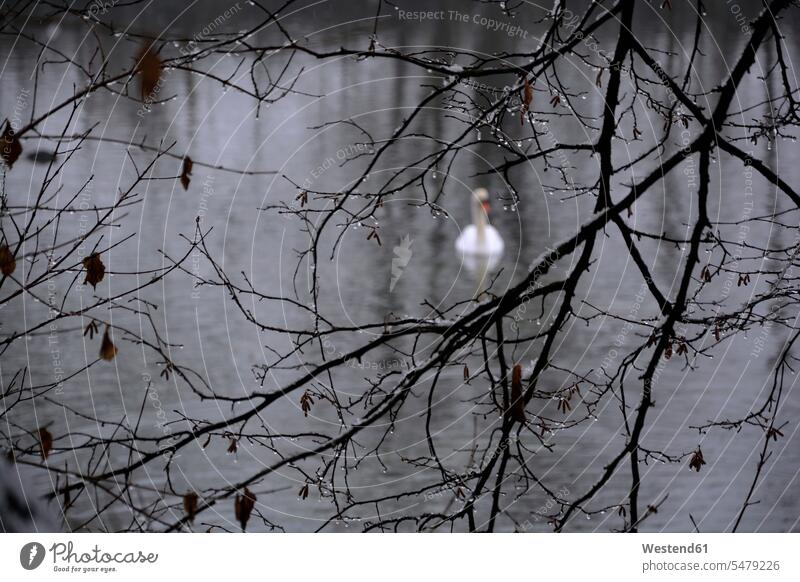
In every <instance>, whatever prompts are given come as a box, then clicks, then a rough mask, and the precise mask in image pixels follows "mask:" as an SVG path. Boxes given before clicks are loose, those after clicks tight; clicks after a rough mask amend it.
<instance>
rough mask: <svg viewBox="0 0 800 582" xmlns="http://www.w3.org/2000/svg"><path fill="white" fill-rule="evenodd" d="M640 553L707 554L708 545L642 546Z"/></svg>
mask: <svg viewBox="0 0 800 582" xmlns="http://www.w3.org/2000/svg"><path fill="white" fill-rule="evenodd" d="M642 551H643V552H644V553H645V554H707V553H708V544H688V545H686V546H673V545H669V544H665V545H663V546H660V545H656V544H642Z"/></svg>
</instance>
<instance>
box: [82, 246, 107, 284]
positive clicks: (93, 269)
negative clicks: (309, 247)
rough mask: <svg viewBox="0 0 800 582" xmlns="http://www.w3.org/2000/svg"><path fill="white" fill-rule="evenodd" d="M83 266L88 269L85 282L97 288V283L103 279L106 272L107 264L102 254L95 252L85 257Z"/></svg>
mask: <svg viewBox="0 0 800 582" xmlns="http://www.w3.org/2000/svg"><path fill="white" fill-rule="evenodd" d="M83 268H84V269H86V278H85V279H84V280H83V284H84V285H86V284H87V283H89V285H91V286H92V288H93V289H97V284H98V283H99V282H100V281H102V280H103V277H104V276H105V274H106V266H105V265H104V264H103V261H102V260H101V259H100V255H99V254H97V253H93V254H91V255H89V256H88V257H86V258H84V259H83Z"/></svg>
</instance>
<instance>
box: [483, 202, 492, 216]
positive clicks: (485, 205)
mask: <svg viewBox="0 0 800 582" xmlns="http://www.w3.org/2000/svg"><path fill="white" fill-rule="evenodd" d="M481 207H482V208H483V211H484V212H485V213H486V214H489V209H490V208H491V207H490V206H489V201H488V200H484V201H483V202H481Z"/></svg>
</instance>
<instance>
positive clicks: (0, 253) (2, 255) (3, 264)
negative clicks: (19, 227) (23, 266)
mask: <svg viewBox="0 0 800 582" xmlns="http://www.w3.org/2000/svg"><path fill="white" fill-rule="evenodd" d="M16 268H17V260H16V259H15V258H14V253H12V252H11V249H10V248H8V245H3V246H0V272H2V273H3V275H5V276H6V277H9V276H11V273H13V272H14V269H16Z"/></svg>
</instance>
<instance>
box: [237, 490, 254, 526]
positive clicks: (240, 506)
mask: <svg viewBox="0 0 800 582" xmlns="http://www.w3.org/2000/svg"><path fill="white" fill-rule="evenodd" d="M255 505H256V496H255V495H254V494H253V492H252V491H250V490H249V489H248V488H247V487H245V488H244V493H243V494H242V495H239V494H238V493H237V494H236V499H234V505H233V508H234V513H235V515H236V519H237V521H238V522H239V524H240V525H241V526H242V531H245V528H246V527H247V521H248V520H249V519H250V514H251V513H252V512H253V508H254V507H255Z"/></svg>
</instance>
